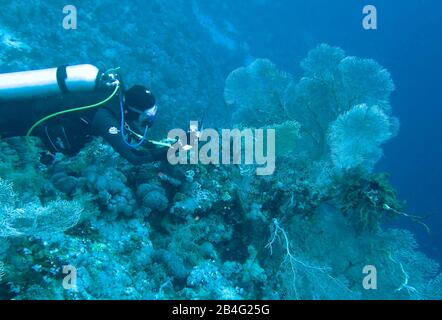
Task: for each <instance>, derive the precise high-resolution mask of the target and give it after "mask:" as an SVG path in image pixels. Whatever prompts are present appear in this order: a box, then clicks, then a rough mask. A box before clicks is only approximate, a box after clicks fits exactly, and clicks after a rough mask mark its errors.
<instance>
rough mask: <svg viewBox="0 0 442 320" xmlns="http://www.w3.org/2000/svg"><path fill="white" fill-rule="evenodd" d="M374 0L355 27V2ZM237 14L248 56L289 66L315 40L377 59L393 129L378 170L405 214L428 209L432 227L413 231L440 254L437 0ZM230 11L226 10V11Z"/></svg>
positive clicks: (275, 5) (441, 26)
mask: <svg viewBox="0 0 442 320" xmlns="http://www.w3.org/2000/svg"><path fill="white" fill-rule="evenodd" d="M368 4H370V5H375V6H376V8H377V11H378V29H377V30H365V29H364V28H363V27H362V18H363V13H362V8H363V7H364V6H366V5H368ZM253 8H254V9H255V10H253V11H250V12H246V13H245V12H244V10H243V12H242V13H243V15H241V16H240V17H237V18H238V20H237V21H235V22H236V24H237V25H240V26H241V27H242V30H241V31H243V32H244V34H245V35H246V37H247V41H248V43H249V44H250V45H251V48H252V54H253V55H255V56H260V57H261V56H263V57H269V58H270V59H272V60H273V61H275V62H277V63H278V65H281V66H284V68H285V69H287V70H290V71H292V72H296V71H298V70H297V67H298V63H297V61H298V60H299V59H300V57H304V56H305V54H306V52H308V51H309V50H310V48H311V47H312V46H314V45H316V44H317V43H322V42H324V43H329V44H333V45H337V46H340V47H342V48H345V50H346V51H347V53H348V54H350V55H356V56H361V57H368V58H373V59H375V60H377V61H378V62H379V63H381V64H382V65H383V66H385V67H386V68H387V69H388V70H389V71H390V72H391V73H392V77H393V80H394V82H395V84H396V91H395V92H394V93H393V96H392V106H393V110H394V114H395V115H396V116H397V117H398V118H399V120H400V122H401V128H400V132H399V135H398V136H397V137H396V138H395V139H393V140H392V141H390V142H389V143H388V145H387V146H386V147H385V148H384V152H385V156H384V158H383V159H382V160H381V162H380V163H379V164H378V168H377V169H378V170H380V171H386V172H388V173H390V175H391V179H392V182H393V184H394V186H395V187H396V188H397V190H398V192H399V196H400V198H401V199H404V200H406V201H407V210H408V212H410V214H411V213H412V214H416V215H421V216H427V215H430V217H429V219H428V223H429V224H430V225H431V228H432V234H431V235H428V234H427V233H426V232H425V230H423V229H422V228H419V227H416V226H415V225H413V224H411V225H410V224H408V223H407V222H406V221H402V223H404V224H405V225H406V226H407V227H408V228H411V229H412V230H414V231H415V232H416V233H417V234H418V236H419V240H420V244H421V245H422V246H423V248H424V249H425V251H426V252H427V253H429V254H431V255H432V256H433V257H435V258H437V259H438V260H439V261H442V252H441V248H442V234H441V232H440V230H441V228H442V204H441V201H440V196H441V190H442V165H441V164H442V142H441V141H442V130H441V121H442V95H441V83H442V82H441V75H442V4H441V2H440V1H438V0H421V1H418V0H405V1H400V2H399V1H390V0H373V1H364V0H357V1H345V0H334V1H327V0H312V1H291V0H287V1H269V2H266V3H264V4H262V5H256V6H253ZM232 18H233V19H234V18H235V17H234V16H233V17H232Z"/></svg>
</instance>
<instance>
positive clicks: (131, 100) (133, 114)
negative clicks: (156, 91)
mask: <svg viewBox="0 0 442 320" xmlns="http://www.w3.org/2000/svg"><path fill="white" fill-rule="evenodd" d="M124 97H125V102H126V109H127V115H126V116H127V117H128V119H129V120H135V119H137V117H139V120H140V122H141V123H142V125H143V126H149V127H150V126H152V124H153V122H154V120H155V116H156V113H157V110H158V107H157V106H156V105H155V102H156V100H155V96H154V95H153V94H152V92H150V91H149V90H148V89H147V88H146V87H144V86H140V85H136V86H133V87H132V88H130V89H129V90H127V91H126V93H125V94H124Z"/></svg>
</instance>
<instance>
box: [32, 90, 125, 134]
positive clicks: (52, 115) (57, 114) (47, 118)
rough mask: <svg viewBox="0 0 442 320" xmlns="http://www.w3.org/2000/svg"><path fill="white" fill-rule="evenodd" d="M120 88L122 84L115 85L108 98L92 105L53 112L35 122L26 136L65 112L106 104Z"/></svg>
mask: <svg viewBox="0 0 442 320" xmlns="http://www.w3.org/2000/svg"><path fill="white" fill-rule="evenodd" d="M118 90H120V85H117V86H116V87H115V90H114V91H113V92H112V94H111V95H110V96H109V97H107V98H106V99H104V100H103V101H100V102H98V103H95V104H91V105H88V106H84V107H79V108H74V109H68V110H63V111H60V112H56V113H53V114H50V115H48V116H46V117H44V118H43V119H41V120H39V121H37V122H36V123H34V125H33V126H32V127H31V128H30V129H29V130H28V132H27V133H26V137H30V136H31V134H32V132H33V131H34V130H35V128H37V127H38V126H39V125H41V124H42V123H43V122H46V121H48V120H49V119H52V118H55V117H58V116H61V115H63V114H67V113H71V112H77V111H84V110H89V109H93V108H97V107H99V106H102V105H103V104H105V103H107V102H108V101H110V100H111V99H112V98H113V97H115V95H116V94H117V93H118Z"/></svg>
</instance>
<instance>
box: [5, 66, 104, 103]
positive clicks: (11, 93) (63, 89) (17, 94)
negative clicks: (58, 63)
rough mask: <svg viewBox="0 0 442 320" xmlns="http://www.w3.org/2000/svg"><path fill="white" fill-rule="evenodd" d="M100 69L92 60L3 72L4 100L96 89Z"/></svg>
mask: <svg viewBox="0 0 442 320" xmlns="http://www.w3.org/2000/svg"><path fill="white" fill-rule="evenodd" d="M100 75H101V73H100V70H99V69H98V68H97V67H95V66H94V65H91V64H82V65H75V66H62V67H58V68H51V69H43V70H33V71H22V72H13V73H4V74H0V100H14V99H29V98H38V97H45V96H50V95H56V94H60V93H67V92H85V91H94V90H95V89H96V88H97V85H98V81H99V77H100Z"/></svg>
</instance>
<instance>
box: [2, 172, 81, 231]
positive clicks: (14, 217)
mask: <svg viewBox="0 0 442 320" xmlns="http://www.w3.org/2000/svg"><path fill="white" fill-rule="evenodd" d="M8 195H9V197H8V198H6V197H7V196H8ZM15 202H16V195H15V193H14V192H13V190H12V186H11V185H10V184H7V183H6V182H4V181H3V180H1V179H0V226H1V228H0V237H20V236H42V235H50V234H54V233H58V232H63V231H65V230H67V229H69V228H72V227H73V226H75V225H76V224H77V223H78V221H79V220H80V216H81V212H82V211H83V209H82V207H81V206H80V204H79V203H77V202H74V201H72V202H69V201H63V200H56V201H51V202H49V203H48V204H47V205H46V206H42V205H41V204H40V203H38V202H33V203H27V204H26V205H25V206H24V207H22V208H17V207H15Z"/></svg>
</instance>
